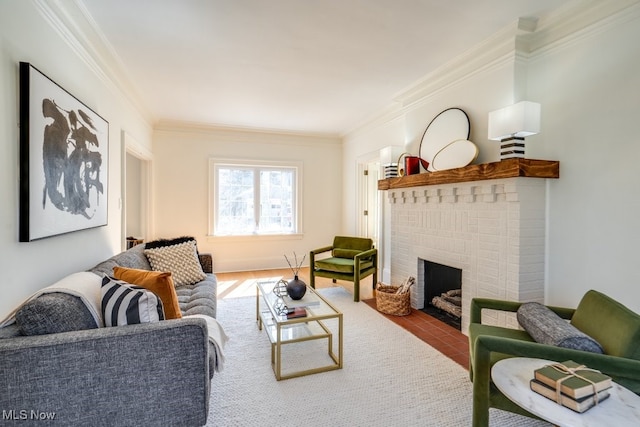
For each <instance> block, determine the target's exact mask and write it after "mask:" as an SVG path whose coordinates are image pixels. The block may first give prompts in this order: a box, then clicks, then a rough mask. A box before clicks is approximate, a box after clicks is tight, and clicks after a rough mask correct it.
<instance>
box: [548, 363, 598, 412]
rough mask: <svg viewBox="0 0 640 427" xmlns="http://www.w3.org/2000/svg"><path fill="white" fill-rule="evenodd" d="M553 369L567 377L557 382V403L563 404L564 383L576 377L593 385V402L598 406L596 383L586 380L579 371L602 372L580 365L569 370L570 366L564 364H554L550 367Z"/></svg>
mask: <svg viewBox="0 0 640 427" xmlns="http://www.w3.org/2000/svg"><path fill="white" fill-rule="evenodd" d="M548 366H550V367H551V368H553V369H555V370H556V371H558V372H561V373H563V374H566V375H567V376H566V377H564V378H560V379H559V380H558V381H557V382H556V403H558V404H561V403H562V392H561V389H562V383H563V382H564V381H565V380H567V379H569V378H571V377H576V378H580V379H581V380H584V381H586V382H588V383H589V384H591V387H593V395H594V397H593V400H594V403H595V404H596V405H597V404H598V391H597V388H596V383H595V382H593V381H591V380H590V379H589V378H585V377H583V376H582V375H580V374H578V371H591V372H597V373H600V371H598V370H597V369H591V368H587V367H586V366H585V365H580V366H577V367H575V368H569V367H568V366H565V365H563V364H562V363H553V364H551V365H548Z"/></svg>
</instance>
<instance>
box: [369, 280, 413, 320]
mask: <svg viewBox="0 0 640 427" xmlns="http://www.w3.org/2000/svg"><path fill="white" fill-rule="evenodd" d="M397 291H398V286H387V285H382V284H378V286H377V287H376V307H377V309H378V311H379V312H381V313H385V314H392V315H394V316H406V315H408V314H411V292H405V293H403V294H397V293H396V292H397Z"/></svg>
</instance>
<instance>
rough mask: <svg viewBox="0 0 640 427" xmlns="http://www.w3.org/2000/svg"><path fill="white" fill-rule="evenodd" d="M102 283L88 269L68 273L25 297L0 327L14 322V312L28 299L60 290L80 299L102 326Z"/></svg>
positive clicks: (98, 277)
mask: <svg viewBox="0 0 640 427" xmlns="http://www.w3.org/2000/svg"><path fill="white" fill-rule="evenodd" d="M101 285H102V278H101V277H100V276H98V275H97V274H95V273H92V272H90V271H81V272H78V273H73V274H70V275H68V276H66V277H64V278H62V279H60V280H59V281H57V282H56V283H54V284H53V285H51V286H48V287H46V288H43V289H40V290H39V291H38V292H36V293H34V294H33V295H31V296H30V297H29V298H27V299H26V300H25V301H24V302H23V303H22V304H20V305H19V306H17V307H16V308H15V309H14V310H13V311H12V312H11V313H9V315H8V316H7V317H6V318H5V319H4V320H2V322H0V328H3V327H5V326H9V325H11V324H13V323H15V322H16V313H17V312H18V310H20V308H21V307H22V306H23V305H25V304H26V303H28V302H29V301H31V300H33V299H35V298H37V297H39V296H40V295H44V294H50V293H53V292H62V293H66V294H70V295H73V296H76V297H78V298H80V299H81V300H82V302H83V303H84V305H86V306H87V309H88V310H89V312H90V313H91V316H93V319H94V320H95V321H96V324H97V325H98V326H100V327H102V326H104V323H103V321H102V315H101V314H100V302H101V300H102V295H101V293H100V286H101Z"/></svg>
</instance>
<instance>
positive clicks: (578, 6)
mask: <svg viewBox="0 0 640 427" xmlns="http://www.w3.org/2000/svg"><path fill="white" fill-rule="evenodd" d="M639 16H640V0H608V1H602V0H574V1H572V2H570V3H568V4H566V5H565V6H564V7H561V8H558V9H556V10H553V11H551V12H549V13H548V14H546V15H541V16H540V17H523V18H520V19H519V20H517V21H515V22H513V23H512V24H510V25H508V26H506V27H505V28H503V29H502V30H501V31H499V32H497V33H495V34H494V35H493V36H491V37H489V38H488V39H486V40H484V41H483V42H481V43H479V44H478V45H476V46H475V47H473V48H472V49H470V50H468V51H466V52H464V53H463V54H461V55H459V56H457V57H456V58H454V59H452V60H451V61H449V62H447V63H445V64H443V65H442V66H440V67H439V68H437V69H436V70H434V71H433V72H431V73H429V74H427V75H426V76H425V77H423V78H422V79H420V80H418V81H417V82H416V83H414V84H413V85H411V86H410V87H408V88H407V89H405V90H403V91H401V92H399V93H398V94H397V95H396V96H395V97H394V98H393V102H392V103H390V104H389V105H388V106H387V107H386V108H385V109H383V110H381V111H379V112H378V113H377V114H375V115H372V116H371V117H370V118H369V119H368V120H366V121H364V122H362V123H361V124H359V125H358V126H355V127H354V128H352V129H351V130H349V131H348V132H345V133H344V134H342V137H343V138H349V139H350V138H352V137H357V136H358V135H361V134H365V133H366V132H367V131H369V130H371V129H372V128H375V127H379V126H384V125H386V124H388V123H390V122H392V121H394V120H396V119H398V118H400V117H401V116H403V115H404V114H406V113H407V112H408V111H410V110H412V109H415V108H416V107H418V106H420V105H423V104H425V103H428V102H429V101H430V100H431V99H432V98H433V97H435V96H437V95H438V94H439V93H441V92H443V91H445V90H447V89H449V88H451V87H453V86H455V85H458V84H460V83H462V82H464V81H465V80H467V79H469V78H472V77H473V76H475V75H477V74H479V73H484V72H487V71H491V70H493V69H497V68H499V67H503V66H505V65H510V64H514V66H515V65H518V64H520V65H522V64H526V62H527V61H529V60H530V59H531V58H532V57H537V56H540V55H543V54H545V53H546V52H548V51H550V50H555V49H560V48H563V47H567V46H570V45H572V44H573V43H575V42H576V41H578V40H580V39H582V38H585V37H588V36H590V35H592V34H594V32H598V31H604V30H605V29H606V28H609V27H610V26H615V25H619V24H620V23H622V22H627V21H630V20H633V19H637V18H638V17H639Z"/></svg>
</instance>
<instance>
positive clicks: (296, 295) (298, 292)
mask: <svg viewBox="0 0 640 427" xmlns="http://www.w3.org/2000/svg"><path fill="white" fill-rule="evenodd" d="M305 292H307V284H306V283H304V282H303V281H302V280H300V279H298V276H295V277H294V278H293V279H291V280H289V283H287V294H289V297H290V298H291V299H293V300H298V299H301V298H302V297H303V296H304V294H305Z"/></svg>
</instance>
